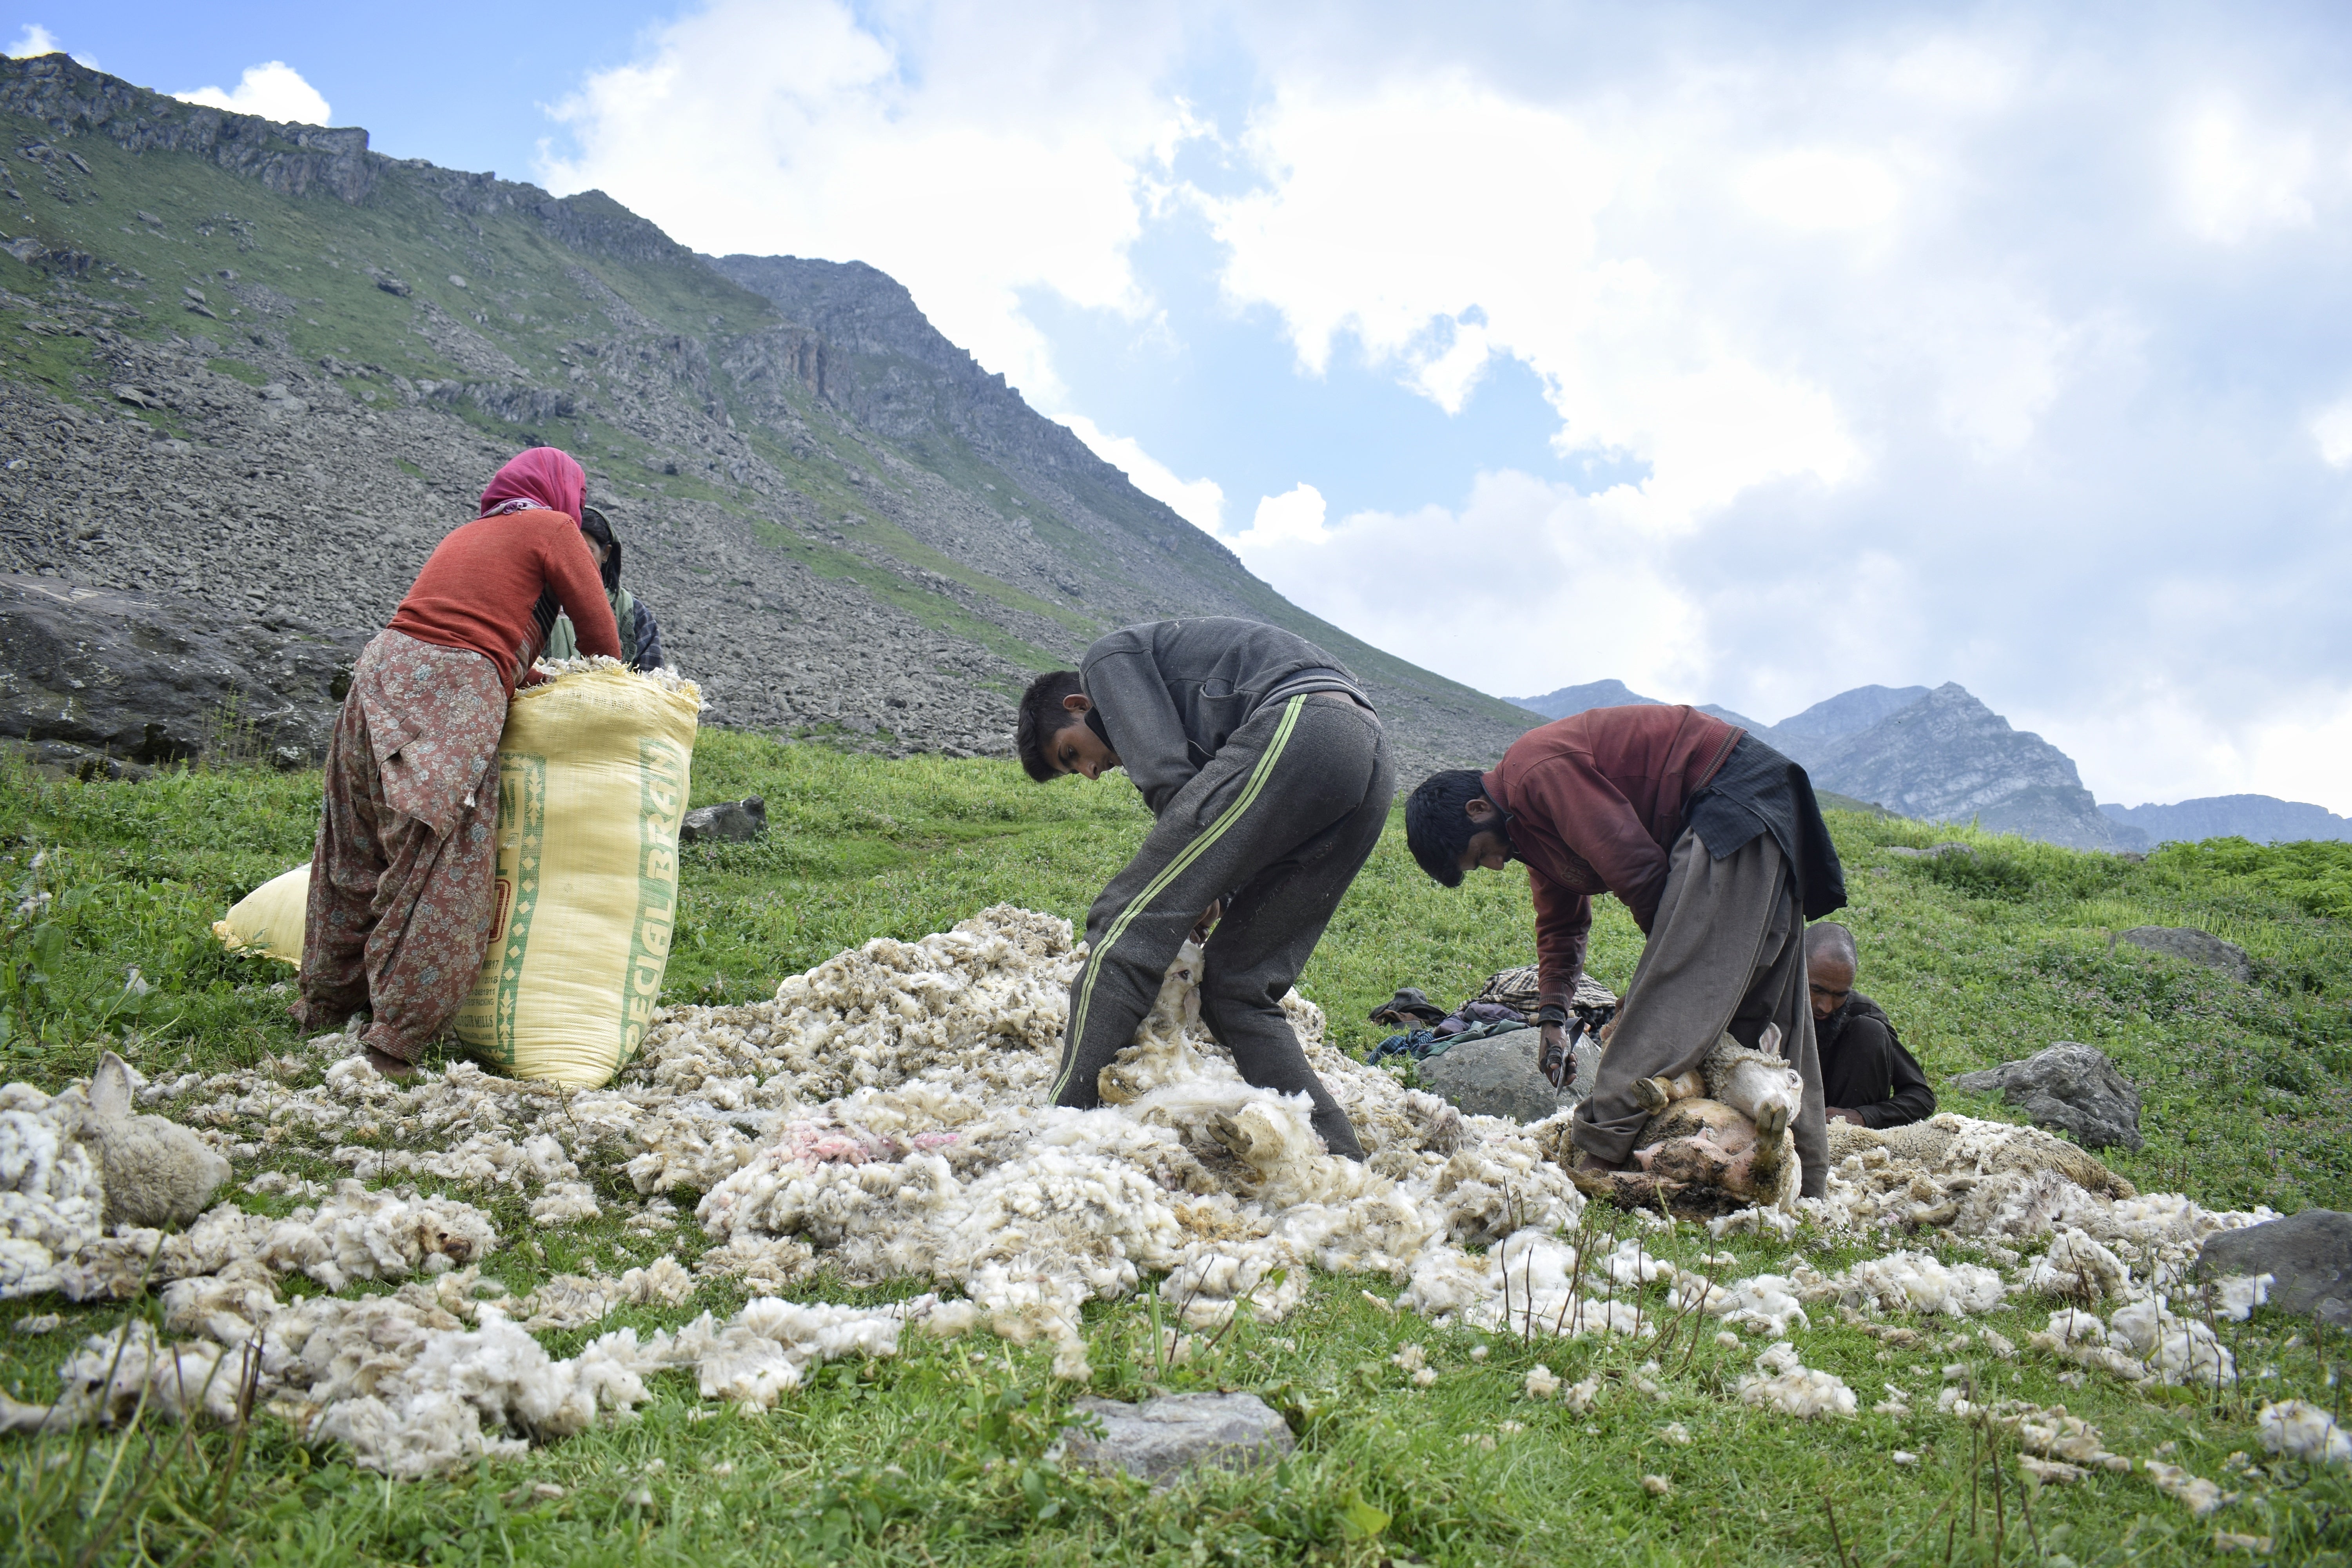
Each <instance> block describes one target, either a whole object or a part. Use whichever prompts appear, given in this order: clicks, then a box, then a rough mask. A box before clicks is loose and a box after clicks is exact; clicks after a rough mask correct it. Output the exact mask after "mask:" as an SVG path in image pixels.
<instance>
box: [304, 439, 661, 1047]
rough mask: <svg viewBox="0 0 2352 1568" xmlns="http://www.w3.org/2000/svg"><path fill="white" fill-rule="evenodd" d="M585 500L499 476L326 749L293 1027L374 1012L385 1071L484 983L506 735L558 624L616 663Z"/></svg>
mask: <svg viewBox="0 0 2352 1568" xmlns="http://www.w3.org/2000/svg"><path fill="white" fill-rule="evenodd" d="M586 488H587V487H586V477H585V476H584V475H583V474H582V473H581V471H580V465H579V464H578V463H575V462H573V461H572V458H570V457H569V456H567V455H566V454H564V453H562V452H560V451H558V450H556V449H555V448H554V447H532V448H531V449H530V451H528V452H525V453H523V454H522V455H521V456H520V457H518V458H515V459H514V460H513V461H512V462H510V463H509V464H507V466H506V467H504V468H500V469H499V472H498V476H497V477H496V478H495V479H491V481H490V484H489V488H488V489H485V490H484V491H483V492H482V507H481V515H480V516H479V517H478V518H476V519H475V520H474V521H472V522H469V523H467V524H466V525H464V526H463V527H461V528H458V529H456V530H454V531H451V532H450V534H449V536H448V537H447V538H446V539H444V540H442V542H440V544H439V545H438V546H437V547H436V549H435V550H434V552H433V555H432V558H431V559H430V560H428V561H426V562H425V569H424V570H423V571H422V572H419V573H418V574H416V582H415V584H414V585H413V586H412V587H410V589H409V590H408V596H407V597H406V598H405V599H403V600H402V601H401V604H400V608H399V610H398V611H397V612H396V613H395V614H394V616H393V617H392V624H391V625H390V626H387V627H386V628H385V629H384V630H383V631H382V632H379V633H377V634H376V637H375V639H374V640H373V642H371V643H369V644H368V646H367V647H366V648H365V649H364V650H363V651H362V653H361V654H360V658H359V663H358V665H357V667H356V668H353V670H352V685H351V690H350V692H349V694H348V695H347V696H345V697H344V699H343V710H342V714H341V717H340V718H339V719H337V721H336V722H335V732H334V734H333V736H332V737H331V739H330V740H329V741H328V742H327V761H326V810H325V816H323V817H322V818H321V819H320V824H319V839H318V847H317V848H316V850H315V852H314V853H313V854H312V856H311V858H310V908H309V910H308V914H307V918H306V920H305V921H304V924H303V931H302V970H301V981H300V984H301V998H300V1000H299V1002H298V1003H297V1004H296V1005H295V1016H296V1017H297V1018H298V1019H299V1020H300V1022H301V1023H302V1026H304V1027H305V1028H310V1029H329V1028H333V1027H335V1026H338V1025H340V1024H341V1022H342V1021H343V1020H344V1019H346V1018H348V1017H350V1016H352V1014H354V1013H357V1012H359V1011H361V1010H362V1009H366V1010H368V1011H370V1012H371V1013H373V1020H372V1021H371V1022H370V1023H369V1025H368V1027H367V1031H366V1033H365V1034H364V1035H362V1037H361V1038H362V1041H363V1043H364V1044H365V1046H366V1048H367V1057H368V1060H369V1062H370V1063H372V1064H373V1066H374V1067H375V1068H377V1069H378V1070H379V1071H383V1072H388V1073H392V1074H394V1075H395V1076H405V1075H407V1074H408V1073H409V1072H411V1071H413V1070H414V1068H415V1063H416V1062H417V1060H418V1059H419V1058H422V1057H423V1056H424V1054H425V1047H426V1046H427V1045H428V1044H430V1043H431V1042H432V1040H433V1038H434V1037H436V1036H437V1035H438V1034H440V1032H441V1030H442V1028H443V1027H444V1026H446V1025H447V1023H448V1022H449V1020H450V1019H451V1018H452V1017H454V1016H456V1015H457V1008H458V1006H459V1005H460V1004H462V1003H463V1002H464V1001H465V999H466V994H467V992H468V991H470V990H471V989H472V988H473V984H474V976H475V973H477V972H478V970H479V969H480V968H481V967H482V955H483V953H484V952H486V951H487V950H488V946H489V936H490V925H491V917H492V914H493V912H494V911H493V910H492V908H491V904H492V900H493V896H494V895H493V886H494V881H495V878H496V872H497V867H498V849H497V840H496V836H495V833H494V829H495V828H496V826H497V823H498V784H499V732H500V731H502V730H504V729H505V727H506V719H507V703H508V701H509V699H510V698H512V697H513V695H514V689H515V686H516V683H517V682H518V681H520V680H522V679H524V678H525V677H526V676H528V674H529V672H530V667H531V665H532V664H533V663H534V662H535V661H536V659H537V657H538V654H539V651H540V649H541V647H543V646H544V645H545V643H546V640H547V633H548V628H549V627H550V626H551V625H552V624H553V623H554V620H555V616H556V613H557V611H558V609H559V607H560V608H561V609H562V610H563V611H566V612H568V613H570V615H571V616H572V617H573V621H574V623H575V624H576V625H577V626H579V627H580V633H579V642H580V646H581V647H583V648H584V649H585V650H586V651H587V652H589V653H601V654H605V655H608V656H611V657H614V658H618V657H619V656H620V651H621V640H620V636H619V633H618V631H617V629H616V628H615V626H614V623H613V611H612V607H611V605H609V604H607V603H606V601H605V598H604V584H602V583H601V582H599V581H598V579H597V574H596V560H595V557H594V555H593V554H592V553H591V552H590V551H589V549H588V544H587V542H586V541H585V540H584V539H583V538H582V537H581V533H580V510H581V500H582V498H583V495H584V494H585V492H586Z"/></svg>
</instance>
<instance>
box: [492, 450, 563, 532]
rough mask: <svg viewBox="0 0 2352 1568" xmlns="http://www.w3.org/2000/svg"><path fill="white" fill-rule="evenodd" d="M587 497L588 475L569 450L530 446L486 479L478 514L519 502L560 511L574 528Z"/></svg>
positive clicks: (542, 508)
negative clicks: (488, 480) (480, 508)
mask: <svg viewBox="0 0 2352 1568" xmlns="http://www.w3.org/2000/svg"><path fill="white" fill-rule="evenodd" d="M586 500H588V476H587V475H585V474H583V473H582V472H581V471H580V465H579V464H578V463H575V462H573V461H572V454H571V453H569V452H566V451H564V450H563V449H562V448H561V447H532V448H531V449H530V451H528V452H524V453H521V454H520V455H519V456H517V457H515V458H512V459H510V460H509V462H508V464H507V466H506V467H505V468H500V469H499V471H498V474H497V475H496V477H494V478H493V479H491V480H490V483H489V488H488V489H485V490H483V491H482V510H481V515H482V516H484V517H488V516H489V515H491V514H492V513H493V512H499V511H513V510H517V508H516V504H515V503H517V502H519V501H520V502H527V503H529V504H530V505H531V506H534V507H537V508H539V509H541V510H544V511H560V512H562V514H563V515H564V516H566V517H568V518H570V519H571V520H572V525H573V526H574V527H577V526H578V525H579V522H580V508H581V506H582V505H583V503H584V502H586Z"/></svg>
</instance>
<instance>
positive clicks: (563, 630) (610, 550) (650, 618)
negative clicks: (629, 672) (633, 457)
mask: <svg viewBox="0 0 2352 1568" xmlns="http://www.w3.org/2000/svg"><path fill="white" fill-rule="evenodd" d="M580 533H581V537H583V538H584V539H585V540H587V541H588V548H589V550H590V551H591V552H593V554H594V555H595V557H596V567H597V570H598V571H599V572H600V573H602V574H603V575H604V597H605V599H606V601H607V602H608V603H610V604H611V605H612V606H613V621H614V625H615V626H619V627H620V629H621V662H622V663H623V664H625V665H627V666H628V667H629V668H631V669H659V668H661V667H662V663H663V660H662V645H661V624H660V623H659V622H657V621H656V620H655V619H654V613H653V612H652V611H651V610H649V609H647V608H646V602H645V601H644V600H643V599H640V598H637V597H636V596H635V595H632V594H631V593H630V592H629V591H628V590H627V589H626V588H624V587H622V586H621V542H620V541H619V540H618V539H615V538H614V537H613V525H612V524H611V523H609V522H607V521H604V513H603V512H601V511H598V510H596V509H595V508H594V507H593V506H591V507H583V508H582V509H581V510H580ZM545 657H547V658H579V657H580V639H579V637H578V635H577V634H576V633H574V632H573V631H572V617H571V616H556V617H555V626H554V628H553V629H552V630H551V631H550V632H549V633H548V634H547V653H546V655H545Z"/></svg>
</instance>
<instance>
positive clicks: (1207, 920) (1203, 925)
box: [1192, 899, 1225, 942]
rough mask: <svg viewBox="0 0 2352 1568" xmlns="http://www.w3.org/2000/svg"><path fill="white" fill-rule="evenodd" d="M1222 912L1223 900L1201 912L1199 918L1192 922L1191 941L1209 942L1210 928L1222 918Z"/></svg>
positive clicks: (1223, 908)
mask: <svg viewBox="0 0 2352 1568" xmlns="http://www.w3.org/2000/svg"><path fill="white" fill-rule="evenodd" d="M1224 912H1225V901H1224V900H1223V899H1219V900H1215V901H1214V902H1213V903H1211V904H1210V905H1209V907H1208V908H1207V909H1205V910H1202V911H1201V918H1200V919H1199V920H1197V921H1193V922H1192V940H1193V941H1194V942H1207V941H1208V940H1209V931H1210V928H1211V927H1213V926H1214V925H1215V924H1216V923H1217V921H1219V920H1220V919H1222V918H1223V915H1224Z"/></svg>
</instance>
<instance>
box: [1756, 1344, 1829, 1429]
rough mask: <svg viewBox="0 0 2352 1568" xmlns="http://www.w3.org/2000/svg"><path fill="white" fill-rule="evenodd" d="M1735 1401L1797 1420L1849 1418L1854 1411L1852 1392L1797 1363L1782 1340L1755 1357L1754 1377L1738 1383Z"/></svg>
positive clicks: (1794, 1349) (1791, 1348)
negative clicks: (1774, 1411) (1817, 1417)
mask: <svg viewBox="0 0 2352 1568" xmlns="http://www.w3.org/2000/svg"><path fill="white" fill-rule="evenodd" d="M1739 1400H1740V1403H1741V1404H1743V1405H1757V1406H1759V1407H1763V1408H1769V1409H1774V1410H1778V1411H1780V1413H1781V1414H1783V1415H1794V1416H1798V1417H1800V1418H1806V1417H1811V1416H1816V1415H1853V1413H1854V1411H1855V1410H1856V1409H1857V1408H1858V1405H1857V1402H1856V1401H1855V1399H1854V1396H1853V1389H1851V1388H1848V1387H1847V1386H1846V1385H1845V1383H1844V1381H1843V1379H1841V1378H1839V1377H1838V1376H1837V1375H1836V1374H1835V1373H1826V1372H1817V1371H1814V1370H1813V1369H1811V1368H1809V1367H1807V1366H1804V1365H1803V1364H1801V1363H1800V1362H1799V1361H1798V1359H1797V1347H1796V1346H1794V1345H1792V1344H1790V1342H1788V1341H1786V1340H1781V1341H1779V1342H1776V1343H1774V1344H1773V1345H1772V1346H1771V1347H1770V1348H1769V1349H1768V1350H1766V1351H1765V1352H1764V1353H1763V1354H1762V1355H1760V1356H1758V1357H1757V1358H1756V1373H1755V1375H1754V1376H1752V1377H1742V1378H1741V1379H1740V1380H1739Z"/></svg>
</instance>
